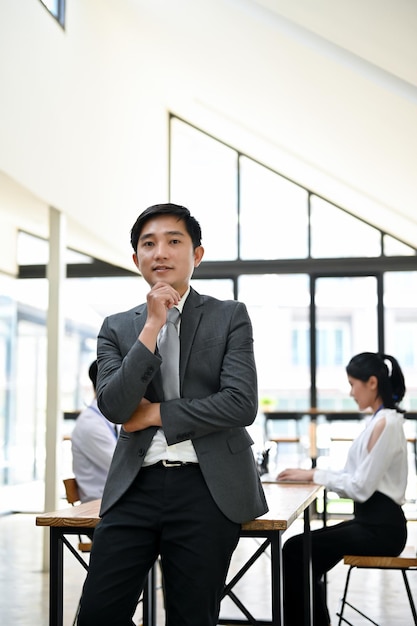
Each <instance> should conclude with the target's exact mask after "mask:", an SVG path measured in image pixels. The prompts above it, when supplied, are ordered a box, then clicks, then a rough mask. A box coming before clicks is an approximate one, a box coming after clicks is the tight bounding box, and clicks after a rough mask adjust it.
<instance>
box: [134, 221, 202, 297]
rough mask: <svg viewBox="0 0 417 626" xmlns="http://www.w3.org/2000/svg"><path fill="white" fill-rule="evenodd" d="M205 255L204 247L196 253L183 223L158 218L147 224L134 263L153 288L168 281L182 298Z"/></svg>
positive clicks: (140, 238) (198, 248)
mask: <svg viewBox="0 0 417 626" xmlns="http://www.w3.org/2000/svg"><path fill="white" fill-rule="evenodd" d="M203 254H204V249H203V247H202V246H198V247H197V248H196V249H195V250H194V248H193V244H192V241H191V237H190V235H189V234H188V232H187V229H186V227H185V224H184V222H183V220H178V218H177V217H176V216H174V215H157V216H155V217H151V218H150V219H149V220H148V221H147V222H145V224H144V226H143V228H142V231H141V233H140V236H139V241H138V247H137V250H136V254H134V255H133V261H134V263H135V265H136V267H137V268H138V270H139V271H140V273H141V274H142V276H143V277H144V279H145V280H146V282H147V283H148V284H149V285H150V286H151V287H152V286H153V285H154V284H155V283H157V282H158V281H164V282H166V283H168V284H169V285H172V287H174V289H176V290H177V291H178V293H179V294H180V295H181V296H182V295H183V294H184V293H185V292H186V290H187V289H188V285H189V282H190V278H191V276H192V274H193V271H194V268H195V267H198V265H200V262H201V259H202V258H203Z"/></svg>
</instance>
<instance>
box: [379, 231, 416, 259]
mask: <svg viewBox="0 0 417 626" xmlns="http://www.w3.org/2000/svg"><path fill="white" fill-rule="evenodd" d="M384 254H385V255H386V256H414V255H415V254H416V251H415V250H414V248H411V246H407V245H406V244H405V243H402V242H401V241H398V239H395V238H394V237H390V236H389V235H384Z"/></svg>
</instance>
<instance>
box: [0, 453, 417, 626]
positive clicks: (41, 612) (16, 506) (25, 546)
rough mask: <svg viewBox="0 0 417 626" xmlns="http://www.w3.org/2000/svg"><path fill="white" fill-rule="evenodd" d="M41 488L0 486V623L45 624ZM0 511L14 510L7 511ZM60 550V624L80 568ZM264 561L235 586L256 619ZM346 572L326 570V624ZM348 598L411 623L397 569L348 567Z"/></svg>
mask: <svg viewBox="0 0 417 626" xmlns="http://www.w3.org/2000/svg"><path fill="white" fill-rule="evenodd" d="M281 461H282V463H283V464H284V465H285V464H286V461H287V460H284V459H282V458H281ZM291 461H292V462H291ZM294 461H295V462H297V464H299V463H300V459H298V460H294V459H290V458H289V459H288V464H289V465H292V466H294V464H295V463H294ZM414 468H415V466H414V464H413V463H410V481H409V489H408V495H407V497H408V498H409V499H410V503H408V504H407V505H406V507H405V510H406V513H407V516H408V517H410V519H412V520H414V521H410V522H409V524H408V528H409V540H408V543H409V544H412V545H414V546H416V547H417V521H416V518H417V505H416V502H415V500H416V493H415V492H416V489H417V482H416V476H415V469H414ZM42 487H43V486H42V484H31V485H29V486H22V487H21V488H20V489H13V490H10V491H8V490H7V489H4V488H3V489H1V490H0V589H1V593H0V624H1V626H29V625H30V626H48V585H49V576H48V573H47V572H44V571H42V569H43V539H44V536H45V530H44V529H42V528H39V527H36V526H35V517H36V513H37V512H40V511H41V510H42ZM22 502H23V503H25V504H24V507H22ZM61 506H62V508H65V507H66V506H68V505H67V504H66V502H65V499H64V493H62V501H61ZM7 511H19V512H18V513H7ZM2 513H3V514H2ZM331 523H334V521H333V522H331ZM318 524H321V522H320V521H314V522H313V527H314V526H316V525H318ZM302 529H303V524H302V520H298V521H297V522H295V523H294V524H293V525H292V526H291V528H290V529H289V530H288V531H287V536H289V535H291V534H294V533H297V532H302ZM46 532H47V531H46ZM73 539H74V538H73ZM284 539H285V535H284ZM74 541H75V539H74ZM255 541H256V540H255V539H252V538H251V539H248V538H247V539H244V540H242V541H241V542H240V543H239V546H238V548H237V550H236V552H235V555H234V557H233V560H232V565H231V570H230V574H231V575H232V574H233V572H234V571H235V569H236V568H237V567H238V564H239V562H242V561H243V559H244V558H245V555H247V554H249V553H250V554H251V553H252V552H253V548H254V542H255ZM255 547H256V546H255ZM65 553H66V554H65V561H64V568H65V570H64V571H65V578H64V581H65V585H64V587H65V591H64V626H72V624H73V620H74V615H75V612H76V608H77V604H78V600H79V597H80V593H81V588H82V584H83V580H84V577H85V571H84V569H83V568H82V567H81V566H80V565H79V563H78V562H77V561H76V560H75V559H74V557H73V556H72V555H71V554H69V552H68V551H65ZM269 567H270V563H269V558H268V555H263V556H262V557H261V558H260V559H258V561H257V562H256V564H255V566H254V568H253V569H252V570H250V572H248V574H247V575H246V576H245V577H244V578H243V579H242V581H240V583H239V585H238V587H237V591H238V594H239V596H240V597H241V598H242V599H244V601H245V604H246V603H247V604H248V607H249V608H250V609H251V610H252V612H253V614H254V615H255V616H256V617H258V618H259V619H268V618H269V617H270V612H269V606H270V596H269ZM346 572H347V567H346V566H345V565H343V563H339V564H338V565H337V566H336V567H335V568H334V569H333V570H332V571H331V572H330V573H329V575H328V605H329V610H330V612H331V618H332V625H333V626H335V625H337V623H338V618H337V617H336V611H337V609H338V605H339V599H340V596H341V594H342V590H343V586H344V581H345V577H346ZM409 579H410V586H411V589H412V592H413V595H414V597H415V599H416V601H417V571H416V572H412V573H411V574H410V576H409ZM350 598H351V600H352V601H353V603H357V604H359V605H360V606H361V607H363V608H364V610H365V613H369V614H371V615H372V616H373V617H374V619H375V621H376V622H377V623H378V624H379V625H380V626H410V625H411V624H412V623H413V621H412V616H411V612H410V608H409V605H408V601H407V598H406V595H405V590H404V585H403V581H402V578H401V574H400V573H399V572H386V571H385V572H384V571H382V570H377V571H372V572H369V571H368V572H366V571H359V570H358V571H355V572H354V574H352V582H351V593H350ZM158 607H159V608H158V621H157V626H163V625H164V623H165V621H164V611H163V607H162V598H161V592H160V591H159V592H158ZM221 614H222V616H223V617H228V618H240V617H241V614H240V613H239V611H238V609H237V608H236V607H235V606H234V605H232V604H231V602H230V600H225V602H224V604H223V605H222V613H221ZM140 615H141V612H140V607H139V609H138V612H137V616H136V618H135V620H136V623H137V624H140V621H141V620H140ZM346 617H348V614H346ZM348 619H350V618H349V617H348ZM350 621H351V622H352V623H353V624H354V625H355V626H362V625H364V624H367V625H368V626H369V622H366V621H365V620H364V619H363V618H356V617H355V619H353V618H351V619H350Z"/></svg>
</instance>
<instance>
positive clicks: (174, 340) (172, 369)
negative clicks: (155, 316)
mask: <svg viewBox="0 0 417 626" xmlns="http://www.w3.org/2000/svg"><path fill="white" fill-rule="evenodd" d="M179 316H180V312H179V311H178V309H177V308H176V307H173V308H172V309H169V311H168V313H167V323H166V324H165V326H163V327H162V330H161V335H160V338H159V346H158V349H159V354H160V355H161V358H162V363H161V374H162V385H163V388H164V397H165V400H173V399H174V398H179V397H180V374H179V369H180V367H179V366H180V339H179V336H178V330H177V326H176V325H177V322H178V318H179Z"/></svg>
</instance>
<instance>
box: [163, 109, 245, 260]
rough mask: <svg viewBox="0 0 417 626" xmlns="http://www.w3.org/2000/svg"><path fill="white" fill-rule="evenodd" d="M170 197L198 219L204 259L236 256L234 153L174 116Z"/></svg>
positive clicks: (172, 123)
mask: <svg viewBox="0 0 417 626" xmlns="http://www.w3.org/2000/svg"><path fill="white" fill-rule="evenodd" d="M171 201H172V202H175V203H177V204H182V205H184V206H186V207H187V208H189V209H190V211H191V213H192V214H193V215H194V217H196V218H197V219H198V221H199V222H200V225H201V229H202V233H203V246H204V248H205V254H204V259H205V260H207V261H209V260H210V261H214V260H232V259H236V258H237V222H238V216H237V153H236V152H235V151H234V150H231V149H230V148H227V147H226V146H224V145H223V144H222V143H220V142H219V141H216V140H215V139H212V138H211V137H208V136H207V135H205V134H204V133H201V132H200V131H198V130H195V129H194V128H192V127H191V126H189V125H188V124H184V123H183V122H181V121H180V120H177V119H175V118H174V119H173V120H172V121H171Z"/></svg>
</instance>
